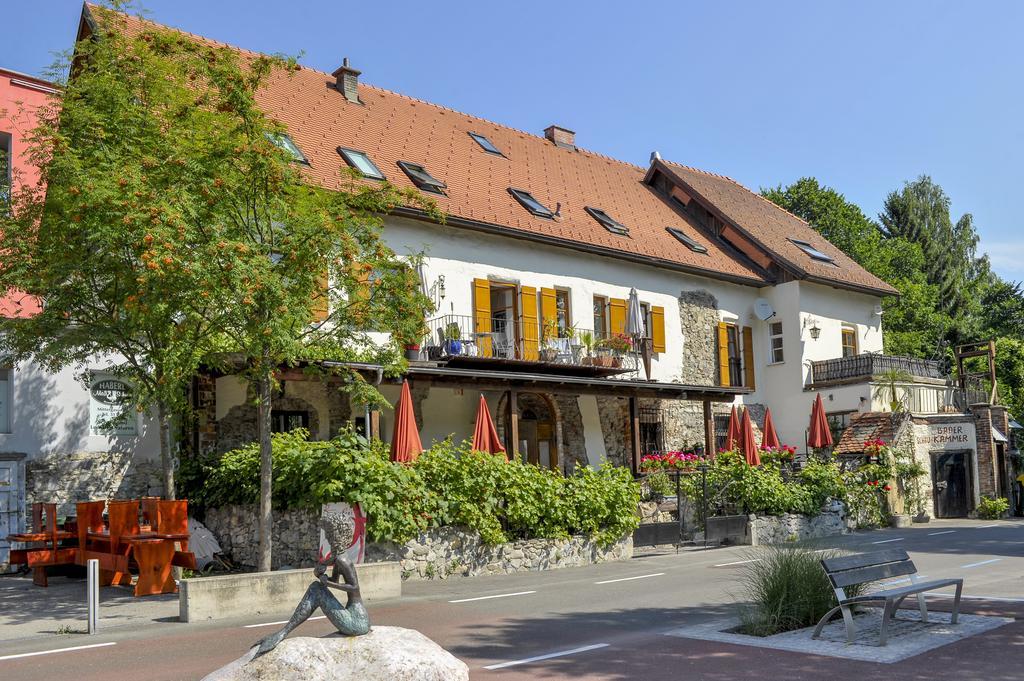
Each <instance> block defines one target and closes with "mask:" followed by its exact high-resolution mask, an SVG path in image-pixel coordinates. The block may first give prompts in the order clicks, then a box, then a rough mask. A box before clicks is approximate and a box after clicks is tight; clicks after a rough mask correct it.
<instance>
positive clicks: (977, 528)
mask: <svg viewBox="0 0 1024 681" xmlns="http://www.w3.org/2000/svg"><path fill="white" fill-rule="evenodd" d="M990 527H1000V525H999V523H993V524H991V525H978V526H977V527H975V528H974V529H976V530H987V529H988V528H990Z"/></svg>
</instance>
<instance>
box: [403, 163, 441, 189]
mask: <svg viewBox="0 0 1024 681" xmlns="http://www.w3.org/2000/svg"><path fill="white" fill-rule="evenodd" d="M398 167H399V168H401V169H402V170H404V171H405V174H406V175H408V176H409V179H410V180H412V181H413V184H415V185H416V186H417V187H419V188H420V189H423V190H426V191H428V192H434V193H435V194H443V193H444V190H445V189H446V188H447V187H448V185H446V184H445V183H444V182H442V181H441V180H438V179H437V178H435V177H434V176H433V175H431V174H430V173H428V172H427V169H426V168H424V167H423V166H421V165H420V164H418V163H409V162H408V161H399V162H398Z"/></svg>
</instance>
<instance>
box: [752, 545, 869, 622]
mask: <svg viewBox="0 0 1024 681" xmlns="http://www.w3.org/2000/svg"><path fill="white" fill-rule="evenodd" d="M838 555H840V554H839V552H837V551H831V552H828V551H825V552H822V551H815V550H814V549H809V548H804V547H798V546H786V545H780V546H771V547H768V548H767V549H765V550H764V551H762V552H759V553H758V554H757V561H756V562H751V563H747V564H746V565H745V566H744V568H743V576H742V578H741V582H742V585H743V591H742V600H743V601H745V602H746V604H745V605H744V607H743V609H742V610H741V612H740V626H739V629H738V631H739V632H740V633H743V634H748V635H750V636H771V635H773V634H778V633H781V632H783V631H791V630H793V629H802V628H804V627H810V626H813V625H815V624H817V622H818V620H819V619H821V618H822V617H823V616H824V615H825V613H827V612H828V611H829V610H831V609H832V608H834V607H835V606H836V605H837V601H836V597H835V593H834V592H833V590H832V585H831V583H830V582H829V580H828V577H827V576H826V575H825V570H824V569H823V568H822V567H821V561H822V560H824V559H827V558H835V557H836V556H838ZM858 591H859V589H858V588H857V587H848V588H847V589H846V595H847V596H852V595H856V594H857V593H858Z"/></svg>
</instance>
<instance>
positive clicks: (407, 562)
mask: <svg viewBox="0 0 1024 681" xmlns="http://www.w3.org/2000/svg"><path fill="white" fill-rule="evenodd" d="M319 518H320V514H319V513H318V512H315V511H306V510H292V511H275V512H274V527H273V529H272V531H271V537H272V541H273V553H272V560H271V565H272V567H273V569H275V570H277V569H280V568H281V567H291V568H301V567H312V566H313V564H314V562H315V559H316V553H317V545H318V538H319V536H320V531H319V529H318V528H317V522H318V520H319ZM203 522H204V524H205V525H206V527H207V528H209V530H210V531H211V532H213V534H214V535H215V536H216V537H217V539H218V541H220V545H221V548H222V549H223V551H224V553H225V554H227V555H229V556H230V557H231V559H232V560H233V561H234V562H236V563H238V564H240V565H243V566H246V567H254V566H255V565H256V553H257V549H258V547H259V537H258V535H257V527H258V522H257V515H256V507H255V506H226V507H224V508H215V509H208V510H207V511H206V518H205V520H204V521H203ZM632 557H633V538H632V536H630V537H626V538H624V539H621V540H619V541H618V542H616V543H615V544H612V545H611V546H608V547H600V546H598V545H597V543H596V542H594V541H593V540H591V539H589V538H588V537H581V536H576V537H570V538H568V539H524V540H521V541H516V542H511V543H509V544H500V545H497V546H488V545H486V544H484V543H483V542H482V541H480V535H478V534H477V533H475V532H466V531H463V530H459V529H456V528H452V527H442V528H438V529H436V530H431V531H430V532H426V533H423V534H421V535H420V536H419V537H417V538H416V539H413V540H411V541H408V542H406V543H405V544H401V545H399V544H394V543H391V542H381V543H372V542H371V543H368V544H367V546H366V562H378V561H398V562H400V563H401V566H402V577H403V578H405V579H435V578H441V579H444V578H446V577H449V576H452V575H466V576H471V575H493V574H509V573H513V572H530V571H534V570H553V569H557V568H563V567H577V566H580V565H590V564H592V563H603V562H607V561H612V560H629V559H630V558H632Z"/></svg>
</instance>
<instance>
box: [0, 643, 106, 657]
mask: <svg viewBox="0 0 1024 681" xmlns="http://www.w3.org/2000/svg"><path fill="white" fill-rule="evenodd" d="M116 645H117V642H116V641H110V642H109V643H92V644H90V645H87V646H71V647H70V648H54V649H53V650H40V651H39V652H37V653H18V654H17V655H4V656H3V657H0V660H16V659H18V658H20V657H35V656H36V655H50V654H52V653H68V652H71V651H72V650H86V649H87V648H105V647H107V646H116Z"/></svg>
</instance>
